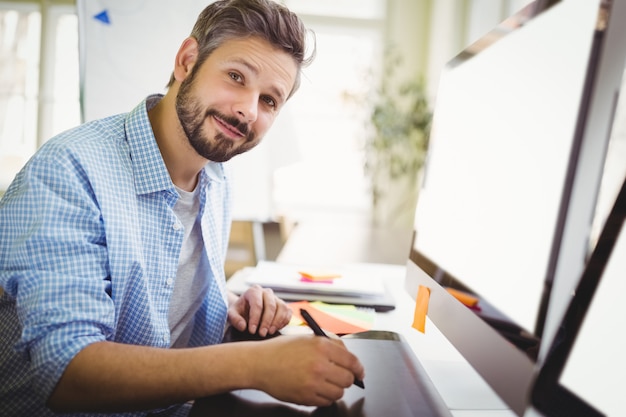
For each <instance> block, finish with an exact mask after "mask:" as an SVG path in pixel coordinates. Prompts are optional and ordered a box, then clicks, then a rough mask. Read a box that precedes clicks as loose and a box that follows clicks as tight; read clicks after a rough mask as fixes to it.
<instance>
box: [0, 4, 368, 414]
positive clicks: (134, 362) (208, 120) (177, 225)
mask: <svg viewBox="0 0 626 417" xmlns="http://www.w3.org/2000/svg"><path fill="white" fill-rule="evenodd" d="M305 37H306V30H305V28H304V26H303V25H302V23H301V22H300V20H299V19H298V18H297V17H296V16H295V15H294V14H293V13H291V12H289V11H288V10H287V9H286V8H284V7H283V6H280V5H279V4H277V3H274V2H273V1H271V0H223V1H218V2H216V3H213V4H211V5H209V6H208V7H207V8H206V9H205V10H204V11H203V12H202V13H201V14H200V16H199V17H198V20H197V22H196V25H195V27H194V29H193V31H192V34H191V36H190V37H189V38H187V39H185V40H184V42H183V43H182V45H181V47H180V49H179V51H178V53H177V55H176V58H175V62H174V70H173V73H172V77H171V80H170V83H169V88H168V91H167V93H166V94H165V95H164V96H158V95H155V96H150V97H148V98H147V99H146V100H144V101H143V102H142V103H141V104H140V105H139V106H137V107H136V108H135V109H134V110H133V111H131V112H130V113H128V114H125V115H118V116H112V117H109V118H106V119H102V120H99V121H95V122H91V123H87V124H85V125H83V126H80V127H78V128H76V129H73V130H70V131H68V132H65V133H63V134H61V135H59V136H58V137H56V138H53V139H51V140H50V141H48V142H47V143H46V144H45V145H44V146H43V147H42V148H41V149H40V150H39V151H38V152H37V154H36V155H35V156H34V157H33V158H32V159H31V161H29V163H28V164H27V165H26V166H25V167H24V168H23V169H22V171H21V172H20V173H19V174H18V175H17V176H16V178H15V180H14V182H13V183H12V185H11V186H10V187H9V189H8V190H7V193H6V195H5V196H4V197H3V199H2V200H0V286H1V287H3V288H4V290H5V294H4V295H3V296H2V298H0V381H1V384H0V415H2V416H16V415H25V416H45V415H51V410H54V411H57V412H81V413H101V412H115V413H120V414H122V415H147V414H148V413H153V414H159V415H161V414H162V415H171V414H173V413H176V412H180V410H181V408H180V407H179V408H177V407H176V406H172V405H174V404H182V403H185V402H187V401H189V400H192V399H194V398H200V397H204V396H208V395H212V394H216V393H221V392H225V391H229V390H233V389H240V388H254V389H259V390H263V391H265V392H267V393H268V394H270V395H272V396H274V397H276V398H278V399H281V400H285V401H291V402H295V403H300V404H307V405H327V404H330V403H332V402H333V401H335V400H337V399H339V398H340V397H341V396H342V395H343V390H344V389H345V388H346V387H349V386H350V385H351V384H352V382H353V381H354V378H355V377H356V378H362V377H363V373H364V372H363V367H362V365H361V364H360V362H359V361H358V359H357V358H356V357H354V356H353V355H352V354H350V353H349V352H348V351H347V350H346V349H345V347H344V346H343V344H342V343H341V342H340V341H337V340H329V339H325V338H319V337H314V336H298V337H296V336H283V337H277V338H271V339H268V340H265V341H261V342H240V343H231V344H221V345H220V344H219V342H220V341H221V339H222V336H223V334H224V328H225V325H226V323H227V322H229V323H230V324H231V325H232V326H234V327H235V328H236V329H238V330H241V331H243V330H247V331H248V332H250V333H253V334H259V335H260V336H266V335H268V334H273V333H275V332H276V331H277V330H278V329H280V328H282V327H283V326H284V325H286V324H287V323H288V321H289V318H290V314H291V313H290V310H289V308H288V306H286V305H285V303H284V302H282V301H281V300H279V299H277V298H276V297H275V296H274V295H273V294H272V292H271V291H269V290H263V289H261V288H256V287H255V288H251V289H250V290H249V291H247V292H246V293H245V294H244V295H242V296H241V297H236V296H235V295H233V294H228V293H227V291H226V289H225V282H224V272H223V262H224V257H225V251H226V246H227V241H228V232H229V230H230V185H229V176H228V171H227V168H226V165H225V164H223V162H225V161H227V160H229V159H230V158H232V157H233V156H235V155H237V154H238V153H241V152H245V151H247V150H249V149H251V148H253V147H254V146H255V145H257V144H258V143H259V142H260V140H261V139H262V138H263V136H264V134H265V133H266V132H267V130H268V129H269V128H270V126H271V125H272V123H273V121H274V119H275V118H276V116H277V115H278V113H279V111H280V109H281V108H282V106H283V105H284V104H285V102H286V101H287V100H288V98H289V97H291V95H292V94H293V93H294V91H295V90H296V89H297V87H298V83H299V77H300V70H301V67H302V66H303V65H306V64H308V62H309V60H310V59H311V57H309V58H306V57H305ZM171 406H172V407H171ZM124 413H125V414H124ZM133 413H135V414H133Z"/></svg>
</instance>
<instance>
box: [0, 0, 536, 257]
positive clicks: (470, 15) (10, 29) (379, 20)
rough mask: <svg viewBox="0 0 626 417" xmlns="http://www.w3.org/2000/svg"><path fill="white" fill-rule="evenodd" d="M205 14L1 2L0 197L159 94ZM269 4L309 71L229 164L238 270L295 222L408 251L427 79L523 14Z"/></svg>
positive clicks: (402, 2)
mask: <svg viewBox="0 0 626 417" xmlns="http://www.w3.org/2000/svg"><path fill="white" fill-rule="evenodd" d="M208 2H209V1H207V0H204V1H199V0H184V1H182V0H181V1H177V2H169V1H167V0H98V1H96V0H12V1H0V193H2V192H3V190H5V189H6V187H7V186H8V185H9V183H10V181H11V180H12V178H13V177H14V175H15V174H16V172H17V171H18V170H19V169H20V167H21V166H22V165H23V164H24V163H25V162H26V161H27V159H28V158H29V157H30V156H31V155H32V154H33V152H34V151H35V150H36V149H37V148H38V147H39V146H41V145H42V144H43V143H44V142H45V141H46V140H48V139H49V138H50V137H52V136H53V135H55V134H57V133H59V132H61V131H63V130H65V129H68V128H70V127H73V126H75V125H77V124H79V123H81V122H83V121H88V120H91V119H94V118H99V117H102V116H106V115H109V114H113V113H120V112H126V111H129V110H131V109H132V108H133V107H134V106H135V105H136V104H138V103H139V102H140V101H141V100H142V99H143V98H144V97H145V96H146V95H148V94H150V93H155V92H162V90H163V88H164V85H165V83H166V82H167V80H168V78H169V74H170V72H171V70H172V63H173V58H174V55H175V53H176V50H177V49H178V46H179V45H180V43H181V42H182V40H183V39H184V38H185V37H186V36H187V35H188V33H189V31H190V30H191V27H192V25H193V23H194V21H195V17H196V16H197V14H198V12H199V11H200V10H201V9H202V8H203V7H204V6H206V4H208ZM281 2H282V3H284V4H285V5H287V6H288V7H289V8H290V9H292V10H293V11H295V12H296V13H298V14H299V16H301V18H302V19H303V20H304V22H305V24H306V25H307V27H308V28H309V29H311V30H312V31H314V32H315V37H316V42H317V58H316V60H315V62H314V63H313V65H311V66H310V67H308V68H306V69H305V70H304V74H303V77H302V86H301V88H300V90H299V91H298V93H297V94H296V95H295V96H294V97H293V98H292V99H291V100H290V102H289V103H288V105H287V106H286V107H285V108H284V110H283V111H282V113H281V115H280V117H279V118H278V120H277V122H276V123H275V126H274V127H273V129H272V130H271V132H270V133H269V134H268V136H267V137H266V139H265V140H264V141H263V142H262V144H261V145H259V146H258V147H257V148H256V149H255V150H253V151H252V152H249V153H247V154H244V155H241V156H239V157H237V158H235V160H233V161H232V165H233V169H234V173H235V194H234V195H235V208H234V210H235V211H234V217H235V220H237V222H236V225H235V227H239V226H241V227H242V229H243V230H246V231H249V233H251V234H248V238H246V241H247V242H250V241H251V240H250V239H251V238H250V236H252V245H253V247H254V248H255V249H254V251H253V252H254V255H255V257H254V259H253V260H250V259H244V258H242V261H243V262H244V263H250V262H252V263H253V262H254V261H255V260H256V259H259V258H270V259H273V258H275V257H276V256H277V254H278V252H279V251H280V250H281V249H282V245H283V244H284V243H285V241H286V239H287V236H289V234H290V232H291V231H292V230H293V228H294V227H295V226H296V225H300V224H302V225H304V224H305V223H307V222H308V224H316V226H315V230H317V233H318V234H323V233H325V231H324V229H323V228H322V229H320V228H319V227H318V225H319V224H324V225H326V226H327V227H328V228H330V229H331V230H334V229H336V228H337V227H338V226H337V225H338V224H342V225H345V224H346V221H347V222H348V223H350V222H356V223H358V224H367V225H369V226H371V228H370V229H371V230H375V231H376V230H383V231H389V230H399V231H401V235H400V237H399V238H398V239H399V240H398V242H399V244H400V245H401V246H406V245H408V243H407V239H408V237H407V236H409V233H410V231H411V226H412V224H413V217H414V209H415V201H416V192H417V189H418V186H417V182H418V180H419V169H420V167H421V163H422V162H423V158H424V155H425V151H426V148H427V146H428V134H429V128H430V112H431V109H432V108H433V105H434V103H435V101H436V91H437V85H438V78H439V74H440V72H441V71H442V68H443V67H444V65H445V63H446V62H447V61H448V60H450V59H451V58H452V57H454V56H455V55H456V54H458V53H459V52H460V51H461V50H463V49H464V48H465V47H466V46H468V45H470V44H472V43H473V42H474V41H475V40H476V39H478V38H479V37H481V36H483V35H484V34H485V33H487V32H489V31H491V30H492V29H494V28H495V27H496V26H497V25H498V24H499V23H500V22H502V21H503V20H505V19H506V18H507V17H508V16H510V15H512V14H514V13H515V12H517V11H518V10H520V9H522V8H523V7H524V6H526V5H527V4H528V3H529V1H528V0H437V1H435V0H315V1H311V0H281ZM330 218H332V219H334V220H333V221H328V220H327V219H330ZM320 219H324V220H323V221H322V222H321V223H319V220H320ZM337 219H339V220H338V221H337ZM274 229H275V230H277V234H275V235H276V236H277V237H276V239H278V240H277V243H276V244H274V243H271V242H269V241H268V238H267V231H268V230H274ZM370 229H368V230H370ZM359 230H361V229H359ZM246 233H247V232H246ZM322 236H323V235H322ZM234 237H235V236H234ZM372 238H374V237H372V235H371V233H370V232H369V231H368V232H367V236H363V239H372ZM276 245H278V246H276ZM329 251H332V248H330V249H329ZM406 254H407V252H405V251H401V253H400V254H399V259H400V260H404V259H405V258H406ZM233 256H234V258H237V256H238V255H233ZM241 256H243V255H241ZM374 260H377V259H374ZM383 260H384V259H383Z"/></svg>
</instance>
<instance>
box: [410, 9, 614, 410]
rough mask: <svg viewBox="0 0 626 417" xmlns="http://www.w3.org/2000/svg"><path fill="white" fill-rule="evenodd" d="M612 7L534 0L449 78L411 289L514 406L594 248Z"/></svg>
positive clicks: (609, 102) (453, 67)
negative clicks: (472, 301)
mask: <svg viewBox="0 0 626 417" xmlns="http://www.w3.org/2000/svg"><path fill="white" fill-rule="evenodd" d="M612 3H616V2H612ZM612 3H611V2H604V1H600V0H592V1H574V0H562V1H560V2H539V1H538V2H535V3H531V4H530V5H529V6H528V7H527V8H525V9H524V10H523V11H522V12H521V13H520V14H517V15H515V16H512V17H511V18H510V19H508V20H507V21H505V22H503V24H502V25H500V26H499V27H498V28H496V29H494V31H492V32H490V33H489V34H488V35H487V36H485V37H484V38H483V39H481V40H479V41H477V42H476V43H475V44H473V45H472V46H470V47H469V48H468V49H467V50H466V51H463V52H462V53H461V54H459V55H458V56H457V57H455V58H454V59H452V60H451V61H450V62H449V63H448V65H447V66H446V68H445V69H444V71H443V73H442V76H441V79H440V86H439V90H438V93H437V97H436V103H435V109H434V118H433V128H432V133H431V141H430V146H429V151H428V156H427V161H426V166H425V169H424V174H423V179H422V184H421V188H420V192H419V197H418V203H417V209H416V216H415V223H414V232H415V235H414V240H413V243H412V247H411V253H410V259H409V260H408V262H407V276H406V290H407V291H408V292H409V294H411V295H412V296H414V297H415V296H416V294H417V288H418V286H419V285H423V286H426V287H428V288H430V303H429V307H428V316H429V318H430V319H431V321H432V322H433V323H434V324H435V325H436V326H437V327H438V329H439V330H440V331H442V332H443V334H444V335H445V336H446V337H447V338H448V339H449V340H450V341H451V343H452V344H453V345H454V346H455V347H456V348H457V349H458V350H459V352H460V353H461V354H462V355H463V356H464V357H465V358H466V359H467V360H468V361H469V363H470V364H471V365H472V366H473V367H474V368H475V369H476V370H477V372H478V373H479V374H481V375H482V377H483V378H484V379H485V380H486V382H487V383H488V384H490V385H491V387H492V388H493V389H494V390H495V392H496V393H497V394H498V395H499V396H500V397H501V398H502V399H503V400H504V402H505V403H506V404H507V405H508V406H509V407H510V408H511V410H513V411H514V412H515V413H517V414H518V415H522V414H523V412H524V410H525V408H526V406H527V403H528V389H529V387H530V384H531V382H532V380H533V377H534V367H535V364H536V361H537V359H539V360H541V358H542V355H544V354H545V353H544V352H543V348H544V345H545V344H544V343H541V340H542V339H544V340H550V339H552V337H553V336H554V332H555V329H556V327H558V323H559V320H560V319H561V318H562V315H563V313H564V311H565V308H566V307H567V304H568V301H569V298H570V295H571V292H572V290H573V289H574V287H575V284H576V282H577V280H578V279H579V277H580V275H581V273H582V270H583V267H584V264H585V260H586V256H587V254H588V251H589V239H590V229H591V220H592V218H593V214H594V210H595V203H596V200H597V194H598V188H599V183H600V178H601V176H602V168H603V164H604V160H605V156H606V147H607V142H608V139H609V134H610V131H611V125H612V118H613V114H614V109H615V105H616V102H617V96H618V92H619V88H620V81H621V78H622V71H623V68H624V58H625V54H624V50H623V49H624V48H623V39H624V33H622V32H623V30H622V29H621V27H620V26H624V25H621V22H622V21H626V20H624V19H626V13H625V11H623V10H622V9H623V8H624V6H623V4H622V5H619V6H618V5H617V4H612ZM620 20H621V21H620ZM448 286H451V287H457V289H461V290H463V291H466V292H470V293H472V294H474V295H475V296H476V297H478V298H479V300H480V301H479V303H478V306H477V307H476V308H474V309H470V308H468V307H466V306H465V305H463V304H462V303H460V302H459V301H458V300H456V299H455V298H454V297H452V296H451V295H450V293H449V292H448V291H446V289H445V287H448ZM484 319H486V321H485V320H484ZM487 322H489V324H487Z"/></svg>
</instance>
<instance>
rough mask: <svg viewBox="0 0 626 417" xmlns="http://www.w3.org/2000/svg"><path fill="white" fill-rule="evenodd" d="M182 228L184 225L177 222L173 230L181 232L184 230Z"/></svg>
mask: <svg viewBox="0 0 626 417" xmlns="http://www.w3.org/2000/svg"><path fill="white" fill-rule="evenodd" d="M182 227H183V225H182V224H180V223H179V222H176V223H174V224H173V225H172V228H173V229H174V230H180V229H182Z"/></svg>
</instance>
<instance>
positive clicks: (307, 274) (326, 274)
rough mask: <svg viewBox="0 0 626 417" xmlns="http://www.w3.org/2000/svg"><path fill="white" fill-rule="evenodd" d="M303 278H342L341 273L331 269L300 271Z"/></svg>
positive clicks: (321, 280)
mask: <svg viewBox="0 0 626 417" xmlns="http://www.w3.org/2000/svg"><path fill="white" fill-rule="evenodd" d="M298 273H299V274H300V275H301V276H302V278H303V279H304V280H306V281H310V282H316V281H319V282H332V280H334V279H337V278H341V274H337V273H334V272H330V271H298Z"/></svg>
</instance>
